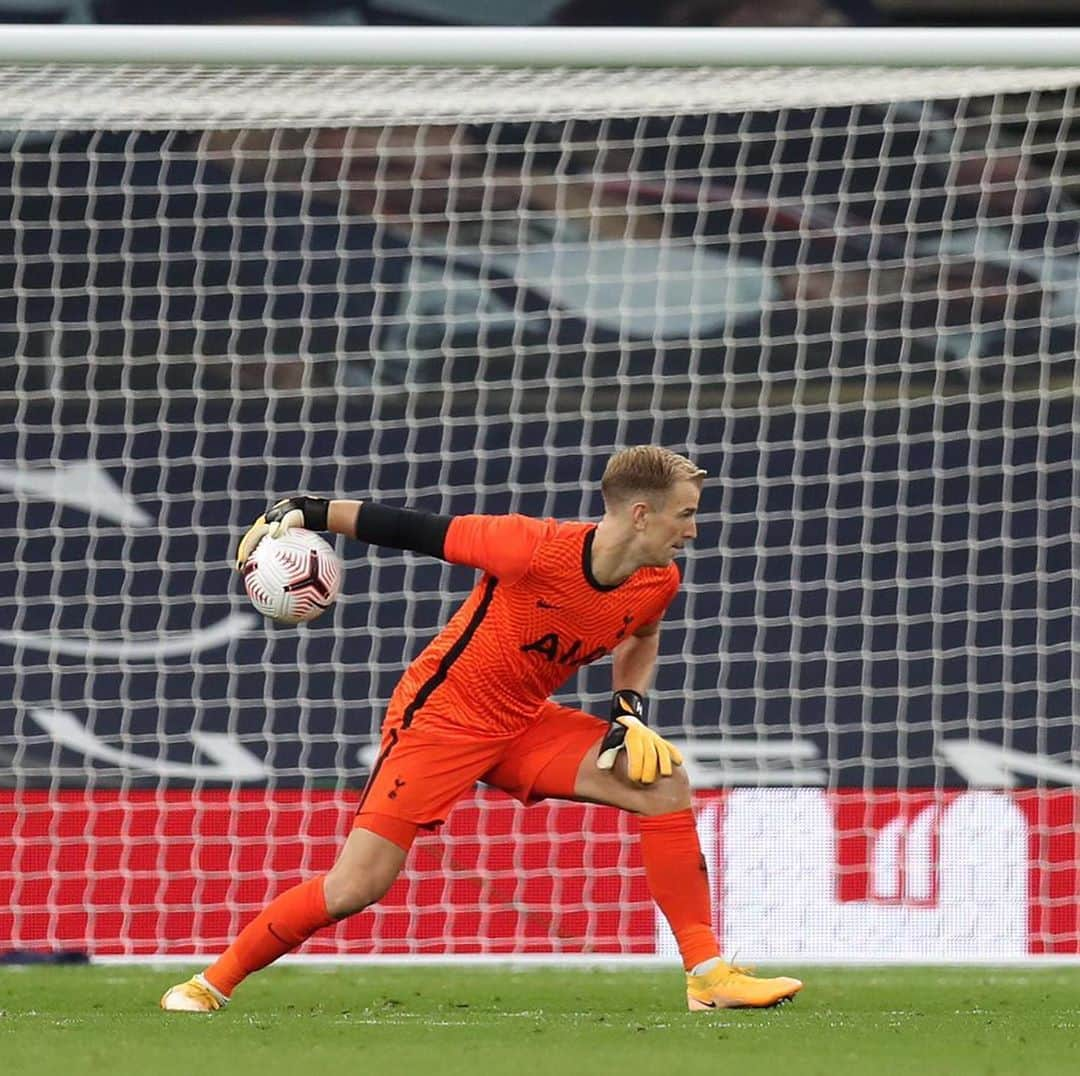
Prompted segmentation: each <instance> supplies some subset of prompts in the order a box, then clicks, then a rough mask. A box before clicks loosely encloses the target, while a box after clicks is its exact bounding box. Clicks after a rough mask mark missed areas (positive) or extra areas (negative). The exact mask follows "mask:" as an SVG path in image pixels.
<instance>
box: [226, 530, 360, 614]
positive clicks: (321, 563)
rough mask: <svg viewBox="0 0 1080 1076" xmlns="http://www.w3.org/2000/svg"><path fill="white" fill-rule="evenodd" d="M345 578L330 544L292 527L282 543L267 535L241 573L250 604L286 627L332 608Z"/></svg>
mask: <svg viewBox="0 0 1080 1076" xmlns="http://www.w3.org/2000/svg"><path fill="white" fill-rule="evenodd" d="M344 574H345V573H344V569H343V568H342V564H341V560H340V558H339V557H338V555H337V553H335V552H334V550H333V549H332V548H331V547H330V544H329V543H328V542H326V541H325V539H323V538H321V537H320V536H319V535H318V534H315V533H314V532H313V531H306V530H303V529H302V528H300V527H290V528H289V530H287V531H286V532H285V533H284V534H283V535H282V536H281V537H280V538H271V537H270V536H269V535H267V536H266V537H265V538H263V539H262V541H261V542H259V544H258V545H257V546H256V547H255V549H254V551H253V552H252V554H251V556H250V557H248V559H247V563H245V565H244V569H243V576H244V589H245V590H246V591H247V595H248V597H249V598H250V599H251V604H252V605H254V606H255V608H256V609H258V610H259V612H260V613H262V614H263V616H268V617H272V618H273V619H274V620H278V621H281V623H283V624H302V623H305V622H306V621H308V620H314V619H315V618H316V617H317V616H320V615H321V614H322V613H323V612H325V611H326V610H327V609H329V608H330V606H331V605H333V604H334V599H335V598H337V596H338V592H339V591H340V590H341V578H342V576H343V575H344Z"/></svg>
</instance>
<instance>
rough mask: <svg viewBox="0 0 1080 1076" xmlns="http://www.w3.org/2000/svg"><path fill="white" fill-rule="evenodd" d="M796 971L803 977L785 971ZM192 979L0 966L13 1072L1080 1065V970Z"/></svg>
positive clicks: (77, 1075) (389, 973) (899, 1070)
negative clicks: (696, 1006)
mask: <svg viewBox="0 0 1080 1076" xmlns="http://www.w3.org/2000/svg"><path fill="white" fill-rule="evenodd" d="M784 970H786V971H790V972H791V973H792V974H799V969H794V968H791V969H784ZM187 974H189V973H188V972H187V971H186V969H177V968H164V969H162V968H150V967H128V966H122V967H117V966H102V967H59V968H57V967H52V968H48V967H45V968H43V967H34V968H0V1073H3V1074H4V1076H7V1074H9V1073H10V1074H13V1076H21V1074H23V1073H26V1074H27V1076H30V1074H33V1076H51V1074H53V1073H56V1074H61V1073H63V1074H64V1076H81V1074H83V1073H107V1074H109V1076H170V1074H173V1073H185V1074H188V1076H199V1074H204V1073H205V1074H207V1076H210V1074H213V1076H218V1074H222V1076H277V1074H279V1073H280V1074H287V1076H337V1074H338V1073H344V1074H347V1076H369V1074H372V1076H373V1074H379V1076H382V1074H387V1076H411V1074H414V1073H418V1074H431V1076H458V1074H460V1076H502V1074H504V1073H505V1074H511V1076H533V1074H536V1076H541V1074H542V1076H586V1074H589V1076H591V1074H597V1076H600V1074H603V1076H638V1074H642V1076H645V1074H649V1076H651V1074H653V1073H667V1072H670V1073H673V1074H677V1076H682V1074H696V1073H703V1074H704V1073H708V1074H710V1076H728V1074H738V1076H753V1074H755V1073H769V1074H770V1076H803V1074H814V1073H822V1074H826V1073H827V1074H829V1076H836V1074H841V1073H873V1074H879V1073H880V1074H882V1076H892V1074H904V1073H917V1074H919V1076H929V1074H932V1073H948V1074H950V1076H954V1074H966V1073H1000V1074H1002V1076H1009V1074H1014V1073H1023V1074H1024V1076H1034V1074H1037V1073H1055V1074H1057V1073H1063V1072H1069V1071H1076V1070H1077V1069H1078V1068H1080V968H1071V967H1055V968H1037V969H1012V968H993V969H987V968H896V969H894V968H862V969H855V970H852V969H842V968H807V969H805V970H804V971H803V972H802V977H803V978H804V979H805V981H806V989H805V990H804V991H803V993H802V994H801V995H800V996H799V997H798V998H797V999H796V1001H795V1002H794V1003H793V1004H791V1005H786V1006H783V1007H781V1008H779V1009H775V1010H771V1011H762V1012H753V1011H744V1012H721V1013H695V1014H691V1013H688V1012H686V1011H685V1008H684V999H683V995H682V992H681V975H680V973H679V971H678V970H677V969H672V970H670V971H668V970H665V971H656V970H648V971H645V970H641V969H637V968H632V967H628V968H625V969H618V970H608V969H604V970H599V971H589V970H576V969H575V970H567V971H561V970H554V969H550V968H535V969H524V970H519V969H514V968H506V969H498V968H491V967H485V968H477V969H463V968H460V967H453V966H434V967H415V968H410V967H400V966H399V967H384V968H380V967H374V968H372V967H365V966H359V965H352V966H347V967H341V968H335V969H322V968H314V967H312V968H306V967H302V966H295V965H294V966H286V967H280V968H272V969H269V970H267V971H265V972H263V973H261V974H260V975H257V976H255V977H254V978H252V979H251V980H249V981H248V982H247V983H245V984H244V986H243V987H242V988H241V990H240V991H239V992H238V994H237V996H236V999H235V1000H234V1002H233V1004H232V1005H231V1006H230V1007H229V1009H228V1010H227V1011H225V1012H223V1013H219V1014H216V1015H214V1016H201V1015H197V1016H192V1015H187V1014H171V1015H166V1014H164V1013H162V1012H160V1011H159V1010H158V1009H157V1007H156V1006H157V999H158V996H159V995H160V994H161V993H162V991H163V990H164V989H165V987H167V986H169V985H170V984H171V983H173V982H177V981H179V980H180V979H181V978H183V977H186V975H187Z"/></svg>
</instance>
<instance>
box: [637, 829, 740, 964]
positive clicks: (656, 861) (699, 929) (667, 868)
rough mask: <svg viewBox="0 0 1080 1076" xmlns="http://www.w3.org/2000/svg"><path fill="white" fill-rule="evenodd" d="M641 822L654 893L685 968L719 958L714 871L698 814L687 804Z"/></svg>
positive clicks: (647, 873) (647, 877) (644, 854)
mask: <svg viewBox="0 0 1080 1076" xmlns="http://www.w3.org/2000/svg"><path fill="white" fill-rule="evenodd" d="M638 821H639V823H640V825H641V858H642V861H643V862H644V864H645V880H646V881H647V883H648V886H649V892H650V893H651V894H652V898H653V900H655V901H656V903H657V906H658V907H659V908H660V911H661V912H663V914H664V918H665V919H667V921H668V923H669V924H670V926H671V931H672V933H673V934H674V935H675V941H676V942H677V943H678V946H679V953H680V954H681V955H682V959H683V966H684V967H685V968H686V969H687V970H690V969H691V968H696V967H697V966H698V965H699V964H702V963H704V962H705V961H707V960H711V959H713V958H714V957H718V956H719V955H720V944H719V942H718V941H717V940H716V934H715V933H714V931H713V928H712V899H711V895H710V893H709V874H708V871H707V869H706V867H705V857H704V856H703V855H702V854H701V844H700V843H699V842H698V835H697V827H696V826H695V825H694V812H693V811H692V810H690V809H689V808H687V809H686V810H685V811H675V812H673V813H672V814H662V815H656V816H654V817H652V818H640V819H638Z"/></svg>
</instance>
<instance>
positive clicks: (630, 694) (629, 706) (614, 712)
mask: <svg viewBox="0 0 1080 1076" xmlns="http://www.w3.org/2000/svg"><path fill="white" fill-rule="evenodd" d="M620 717H636V718H637V719H638V721H640V722H641V723H642V724H644V723H645V696H644V695H642V694H641V692H640V691H634V689H633V688H628V687H624V688H620V689H619V690H618V691H616V692H614V693H613V694H612V696H611V720H612V721H618V720H619V718H620Z"/></svg>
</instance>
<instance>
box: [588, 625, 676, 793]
mask: <svg viewBox="0 0 1080 1076" xmlns="http://www.w3.org/2000/svg"><path fill="white" fill-rule="evenodd" d="M659 646H660V634H659V624H654V625H651V626H650V628H649V629H646V630H645V631H643V632H639V633H638V634H636V635H631V636H629V637H628V638H626V639H624V640H623V641H622V642H621V643H620V644H619V645H618V646H617V647H616V648H615V650H614V651H613V652H612V670H611V671H612V686H613V688H614V692H613V694H612V697H611V730H610V731H609V732H608V734H607V735H606V736H605V737H604V740H603V743H601V745H600V755H599V757H598V758H597V760H596V764H597V766H599V768H600V769H602V770H610V769H611V768H612V767H613V766H614V765H615V759H616V758H617V757H618V754H619V752H620V751H622V750H625V751H626V771H627V775H628V776H629V778H630V780H631V781H637V782H638V783H639V784H643V785H650V784H652V783H653V782H654V781H655V780H656V778H657V777H658V776H659V777H670V776H671V774H672V771H673V769H674V767H675V766H681V765H682V755H681V754H680V753H679V751H678V749H677V748H676V747H674V746H673V745H672V744H669V743H668V742H667V740H665V739H664V738H663V737H662V736H661V735H660V734H659V733H657V732H654V731H653V730H652V729H650V728H649V727H648V726H647V725H646V724H645V692H646V691H647V690H648V687H649V684H650V683H651V682H652V676H653V669H654V668H655V666H656V656H657V653H658V652H659Z"/></svg>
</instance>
